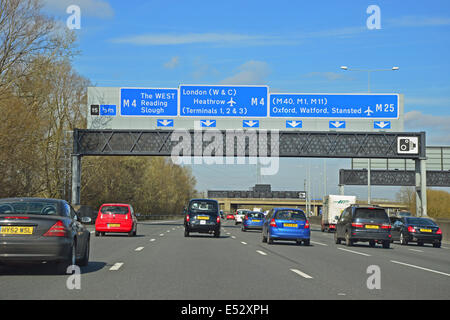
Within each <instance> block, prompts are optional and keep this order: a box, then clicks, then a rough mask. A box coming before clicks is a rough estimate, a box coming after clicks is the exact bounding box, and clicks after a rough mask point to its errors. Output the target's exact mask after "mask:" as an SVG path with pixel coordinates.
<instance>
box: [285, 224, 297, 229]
mask: <svg viewBox="0 0 450 320" xmlns="http://www.w3.org/2000/svg"><path fill="white" fill-rule="evenodd" d="M283 226H284V227H291V228H297V227H298V225H297V224H296V223H284V224H283Z"/></svg>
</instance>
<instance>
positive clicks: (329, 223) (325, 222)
mask: <svg viewBox="0 0 450 320" xmlns="http://www.w3.org/2000/svg"><path fill="white" fill-rule="evenodd" d="M352 204H356V196H341V195H332V194H330V195H327V196H325V197H324V198H323V208H322V222H321V230H322V232H325V231H327V232H330V231H331V230H334V231H336V223H337V220H336V219H335V217H336V216H338V217H339V216H341V213H342V211H344V209H345V208H347V207H348V206H350V205H352Z"/></svg>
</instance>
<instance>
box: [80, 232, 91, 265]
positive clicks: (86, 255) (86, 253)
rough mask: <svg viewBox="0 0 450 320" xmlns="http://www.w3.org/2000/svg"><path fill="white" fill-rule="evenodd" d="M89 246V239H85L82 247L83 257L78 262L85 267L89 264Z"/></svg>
mask: <svg viewBox="0 0 450 320" xmlns="http://www.w3.org/2000/svg"><path fill="white" fill-rule="evenodd" d="M89 248H90V239H87V240H86V247H85V248H84V254H83V258H81V260H80V261H79V262H78V264H79V265H80V266H81V267H85V266H87V265H88V264H89V250H90V249H89Z"/></svg>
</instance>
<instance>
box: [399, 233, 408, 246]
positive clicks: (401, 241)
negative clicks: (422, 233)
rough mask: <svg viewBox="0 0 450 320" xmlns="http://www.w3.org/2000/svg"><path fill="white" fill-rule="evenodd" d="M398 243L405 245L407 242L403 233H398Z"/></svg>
mask: <svg viewBox="0 0 450 320" xmlns="http://www.w3.org/2000/svg"><path fill="white" fill-rule="evenodd" d="M400 244H401V245H403V246H406V245H407V244H408V240H406V238H405V236H404V235H403V233H400Z"/></svg>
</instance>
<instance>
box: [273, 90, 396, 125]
mask: <svg viewBox="0 0 450 320" xmlns="http://www.w3.org/2000/svg"><path fill="white" fill-rule="evenodd" d="M269 114H270V117H289V118H333V119H398V118H399V98H398V94H299V93H292V94H281V93H274V94H270V113H269Z"/></svg>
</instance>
